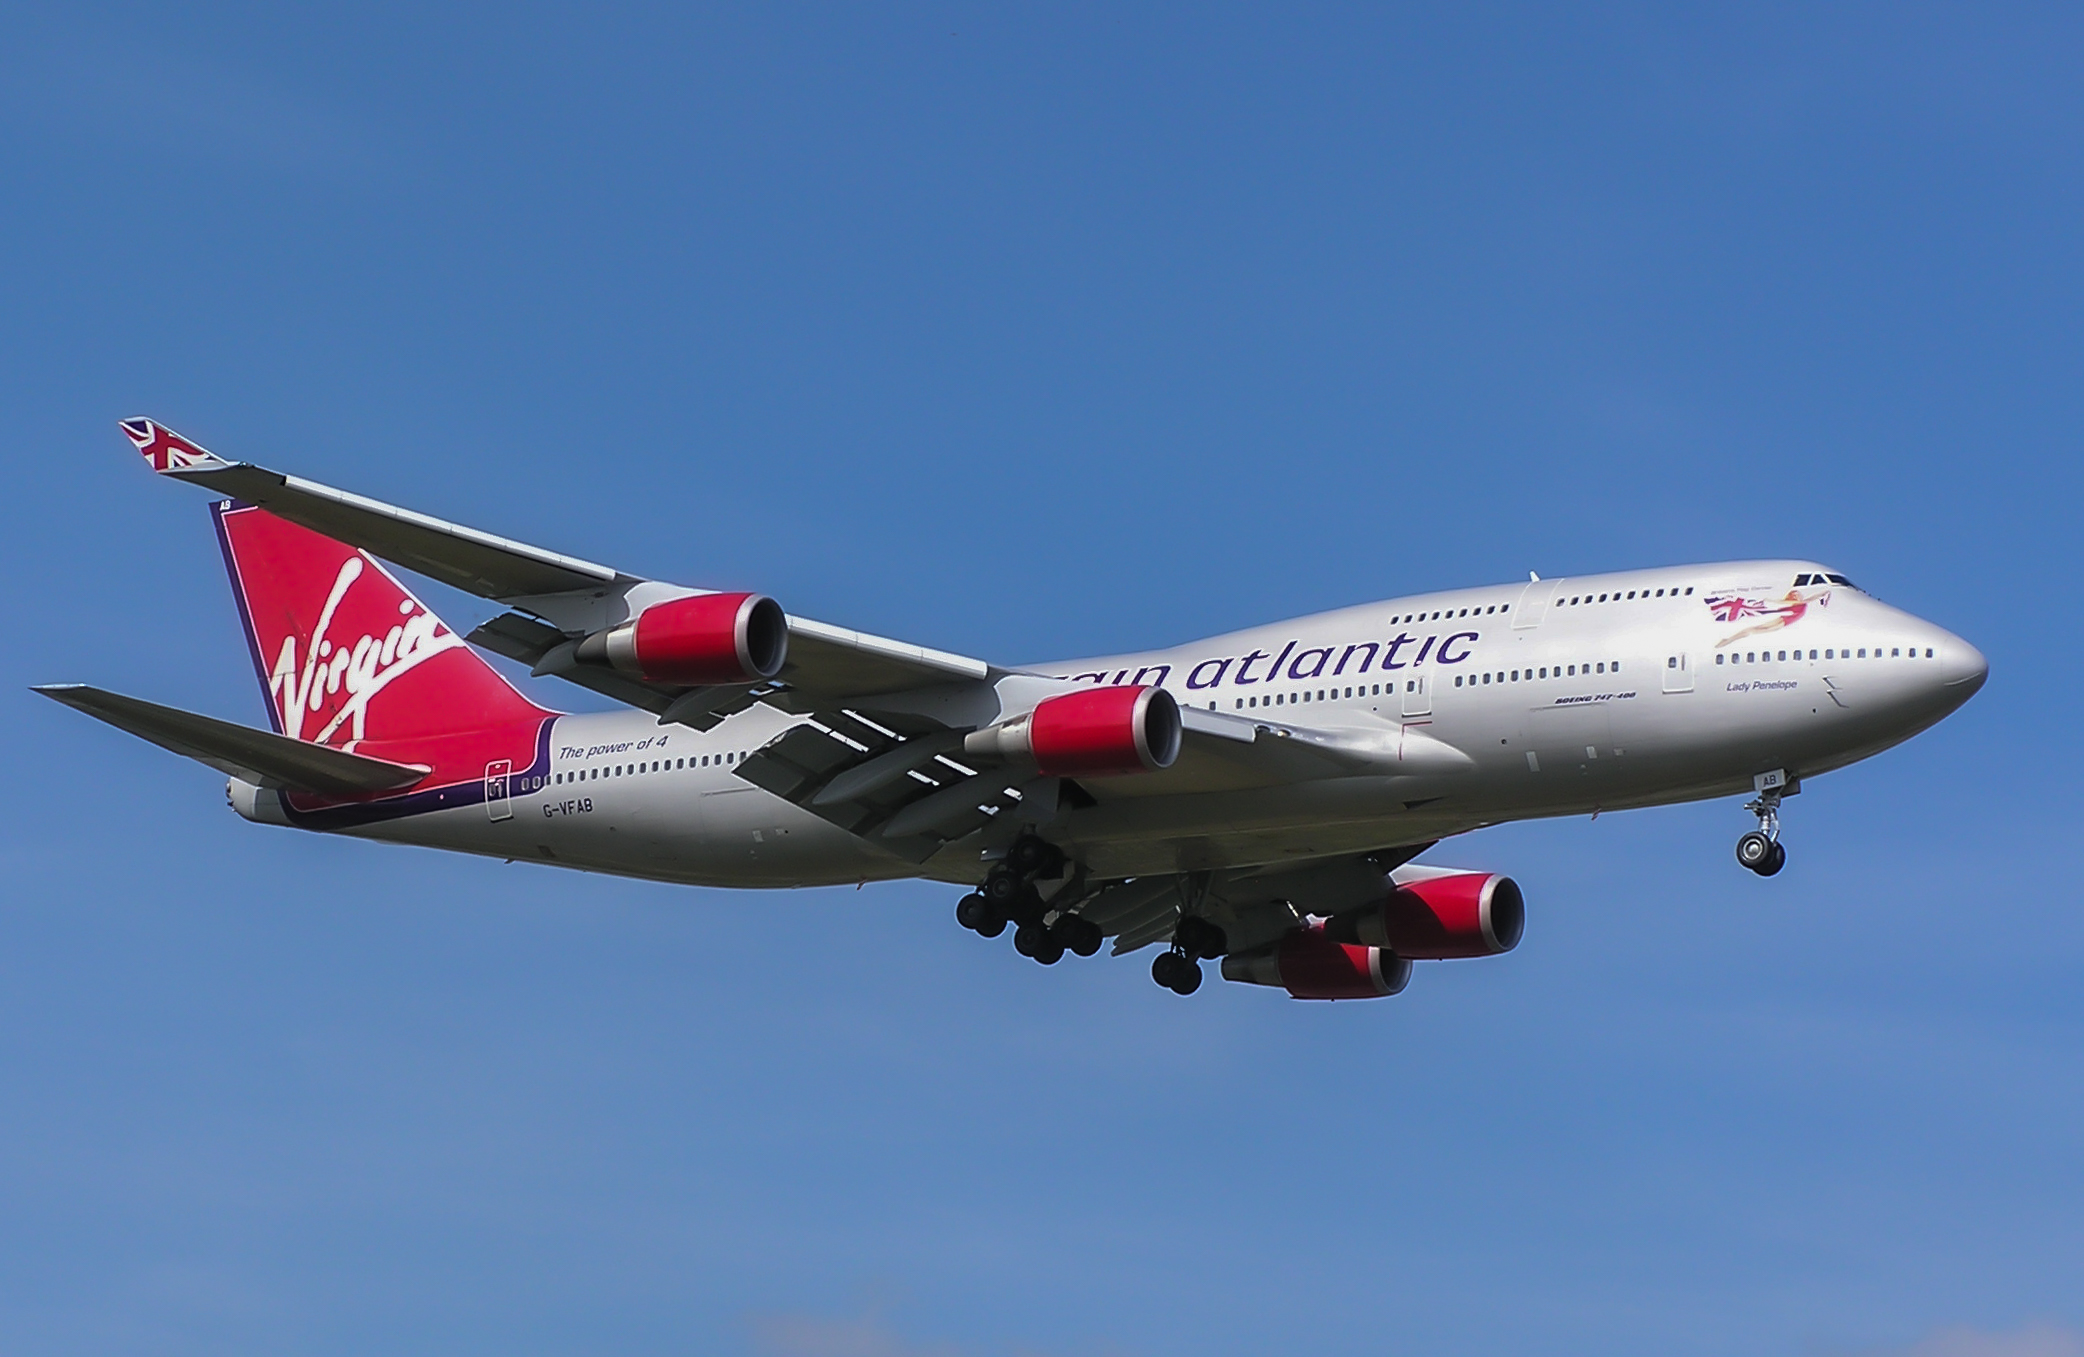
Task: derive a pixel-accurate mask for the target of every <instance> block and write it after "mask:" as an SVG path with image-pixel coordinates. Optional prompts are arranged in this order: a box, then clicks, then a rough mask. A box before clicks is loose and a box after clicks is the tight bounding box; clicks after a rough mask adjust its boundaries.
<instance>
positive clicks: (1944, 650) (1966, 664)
mask: <svg viewBox="0 0 2084 1357" xmlns="http://www.w3.org/2000/svg"><path fill="white" fill-rule="evenodd" d="M1939 668H1940V679H1939V682H1940V686H1941V687H1943V688H1945V689H1946V690H1947V693H1948V695H1949V696H1951V697H1952V698H1953V699H1954V700H1955V701H1956V702H1966V701H1967V700H1968V699H1969V698H1971V697H1974V696H1975V695H1976V693H1977V692H1978V691H1979V690H1980V689H1981V688H1982V686H1983V681H1984V680H1985V679H1987V678H1989V677H1990V661H1988V660H1986V659H1984V658H1983V652H1982V651H1980V650H1977V649H1976V648H1975V647H1974V646H1972V645H1970V644H1969V643H1968V642H1966V641H1964V640H1962V639H1961V638H1960V637H1958V636H1954V635H1948V636H1947V638H1946V640H1945V641H1944V642H1943V643H1942V644H1941V646H1940V650H1939Z"/></svg>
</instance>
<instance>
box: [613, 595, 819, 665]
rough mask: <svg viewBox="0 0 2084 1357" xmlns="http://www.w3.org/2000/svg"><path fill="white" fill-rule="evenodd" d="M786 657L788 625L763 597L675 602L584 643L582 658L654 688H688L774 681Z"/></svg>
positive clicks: (649, 610) (651, 609)
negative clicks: (664, 685) (667, 685)
mask: <svg viewBox="0 0 2084 1357" xmlns="http://www.w3.org/2000/svg"><path fill="white" fill-rule="evenodd" d="M788 656H789V619H788V617H787V615H786V614H784V613H783V612H782V610H781V605H780V604H779V603H776V602H775V601H774V600H773V599H771V598H767V597H765V596H764V595H761V594H696V595H694V596H693V597H691V598H676V599H674V600H672V601H671V602H670V603H658V604H654V605H653V606H651V607H649V608H646V609H645V610H644V611H643V612H641V613H639V614H638V615H637V617H636V619H635V620H634V621H630V622H625V623H623V624H622V625H621V626H619V627H611V628H609V629H608V630H607V631H603V632H596V633H594V634H593V635H592V636H589V637H587V638H586V639H585V640H584V641H581V642H580V643H579V658H580V659H582V660H594V661H599V660H606V661H607V662H608V663H609V664H612V665H614V666H615V667H616V668H617V669H620V670H621V671H622V672H623V673H625V674H635V675H636V676H638V677H639V678H642V679H645V680H646V681H648V682H651V683H684V684H688V685H690V686H701V685H710V684H732V683H757V682H759V681H761V680H762V679H771V678H773V677H774V676H775V675H776V674H778V673H780V672H781V667H782V664H783V662H784V661H785V660H787V659H788Z"/></svg>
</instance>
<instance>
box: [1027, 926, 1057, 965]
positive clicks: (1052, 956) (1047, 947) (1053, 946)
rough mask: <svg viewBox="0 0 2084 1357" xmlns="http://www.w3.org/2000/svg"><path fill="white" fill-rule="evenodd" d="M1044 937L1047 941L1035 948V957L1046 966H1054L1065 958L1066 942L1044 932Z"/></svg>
mask: <svg viewBox="0 0 2084 1357" xmlns="http://www.w3.org/2000/svg"><path fill="white" fill-rule="evenodd" d="M1043 937H1044V938H1045V939H1046V941H1044V942H1043V944H1042V945H1041V946H1040V947H1038V948H1036V949H1035V952H1034V958H1035V960H1037V961H1039V962H1041V963H1042V964H1043V965H1045V966H1054V965H1056V964H1057V963H1058V962H1059V961H1062V960H1063V959H1064V944H1062V943H1060V942H1058V941H1057V940H1056V939H1054V938H1051V937H1049V935H1048V934H1046V933H1045V934H1043Z"/></svg>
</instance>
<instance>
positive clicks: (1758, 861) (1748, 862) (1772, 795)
mask: <svg viewBox="0 0 2084 1357" xmlns="http://www.w3.org/2000/svg"><path fill="white" fill-rule="evenodd" d="M1752 787H1753V789H1754V790H1755V791H1757V793H1758V795H1757V796H1756V797H1755V798H1754V799H1752V800H1750V801H1748V802H1746V803H1745V805H1744V809H1745V810H1748V811H1750V812H1751V813H1752V814H1753V815H1756V816H1757V817H1758V828H1757V829H1754V830H1752V831H1750V832H1749V833H1747V834H1745V835H1743V836H1742V837H1741V838H1739V839H1738V840H1737V861H1738V862H1739V863H1740V864H1742V865H1743V866H1744V867H1746V868H1748V869H1750V870H1751V871H1754V872H1757V873H1758V874H1759V875H1760V876H1772V875H1774V874H1775V873H1777V872H1778V871H1779V870H1780V869H1781V868H1782V867H1785V866H1786V865H1787V849H1785V848H1783V847H1781V845H1780V798H1782V797H1784V796H1791V795H1793V794H1794V793H1795V792H1798V791H1800V790H1801V784H1800V783H1798V782H1794V781H1791V780H1789V778H1788V776H1787V773H1786V772H1785V771H1784V770H1782V769H1778V768H1776V769H1774V770H1773V771H1772V772H1770V773H1760V774H1759V775H1758V776H1757V777H1756V778H1754V779H1752Z"/></svg>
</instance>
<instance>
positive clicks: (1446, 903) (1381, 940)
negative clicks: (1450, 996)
mask: <svg viewBox="0 0 2084 1357" xmlns="http://www.w3.org/2000/svg"><path fill="white" fill-rule="evenodd" d="M1391 887H1392V888H1391V890H1390V892H1389V895H1388V896H1387V898H1385V899H1384V900H1383V901H1382V903H1381V904H1379V905H1371V906H1369V907H1368V908H1367V909H1365V910H1361V911H1359V912H1358V913H1355V914H1346V915H1341V916H1340V917H1339V919H1338V920H1337V921H1336V925H1335V929H1334V931H1335V932H1336V933H1337V934H1338V935H1339V936H1340V937H1345V938H1350V939H1351V940H1352V941H1354V942H1357V943H1363V944H1366V945H1367V946H1370V947H1387V948H1389V949H1391V950H1392V951H1394V952H1395V953H1396V954H1397V955H1398V956H1401V957H1407V958H1410V959H1412V960H1416V961H1444V960H1452V959H1456V958H1463V957H1480V956H1496V955H1497V954H1498V953H1500V952H1509V951H1511V950H1512V949H1513V948H1515V947H1517V946H1519V943H1520V935H1521V934H1522V933H1524V932H1525V931H1526V929H1527V901H1526V898H1525V897H1524V896H1522V895H1521V894H1520V888H1519V885H1518V883H1517V882H1515V881H1514V880H1513V879H1512V878H1511V877H1509V876H1499V875H1497V874H1496V873H1493V872H1442V873H1439V874H1438V875H1433V874H1428V875H1425V876H1417V877H1414V878H1412V879H1408V880H1405V881H1401V882H1400V881H1396V880H1395V879H1394V878H1392V879H1391Z"/></svg>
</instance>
